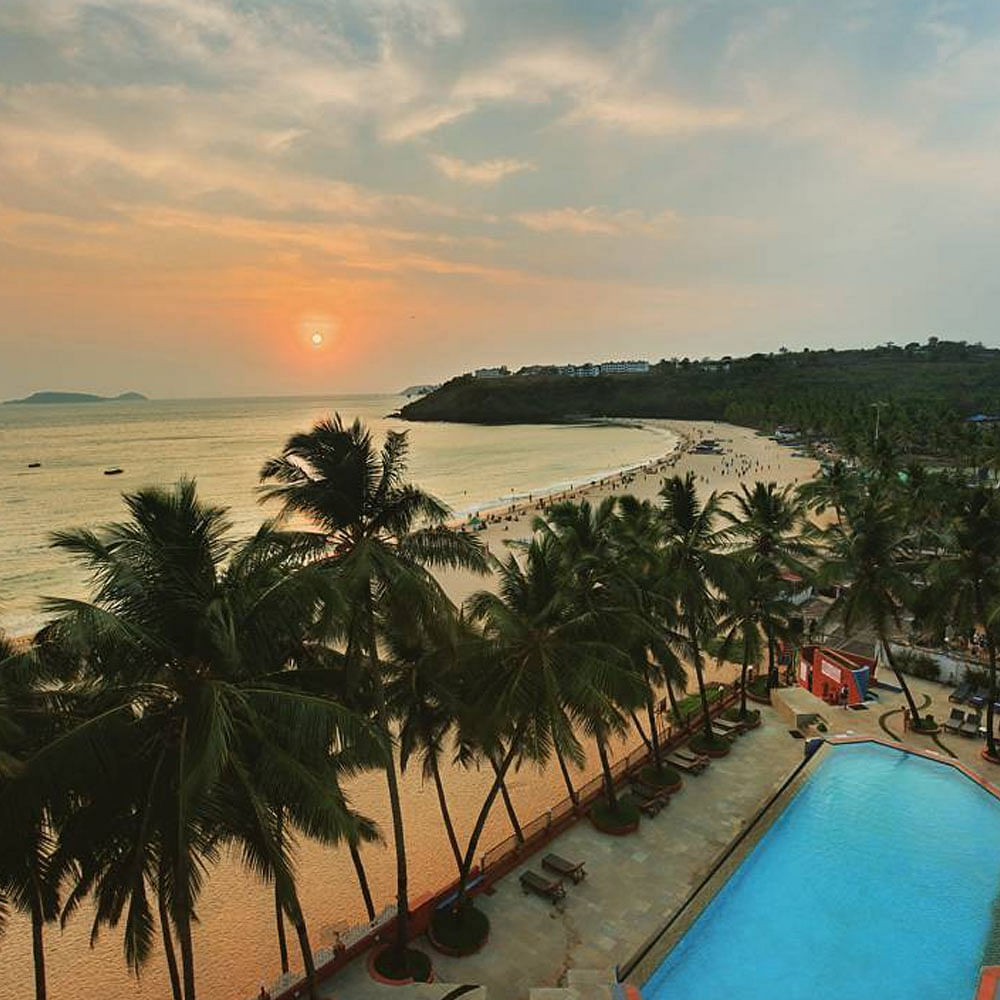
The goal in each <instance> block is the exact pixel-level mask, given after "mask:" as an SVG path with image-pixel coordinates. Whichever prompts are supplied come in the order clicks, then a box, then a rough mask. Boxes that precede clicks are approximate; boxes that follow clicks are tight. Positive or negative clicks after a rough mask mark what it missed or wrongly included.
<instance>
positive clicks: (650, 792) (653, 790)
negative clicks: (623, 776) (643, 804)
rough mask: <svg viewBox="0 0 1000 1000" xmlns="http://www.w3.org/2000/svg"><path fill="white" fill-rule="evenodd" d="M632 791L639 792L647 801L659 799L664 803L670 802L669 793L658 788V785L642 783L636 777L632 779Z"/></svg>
mask: <svg viewBox="0 0 1000 1000" xmlns="http://www.w3.org/2000/svg"><path fill="white" fill-rule="evenodd" d="M632 789H633V791H635V790H638V791H640V792H641V793H642V794H643V795H644V796H646V798H648V799H655V798H657V797H659V798H661V799H663V800H664V803H666V802H669V801H670V792H668V791H666V790H665V789H663V788H660V786H659V785H651V784H650V783H649V782H648V781H644V780H643V779H642V778H640V777H638V776H636V777H634V778H633V779H632Z"/></svg>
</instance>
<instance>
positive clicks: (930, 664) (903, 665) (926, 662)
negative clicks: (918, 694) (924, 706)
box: [896, 650, 941, 681]
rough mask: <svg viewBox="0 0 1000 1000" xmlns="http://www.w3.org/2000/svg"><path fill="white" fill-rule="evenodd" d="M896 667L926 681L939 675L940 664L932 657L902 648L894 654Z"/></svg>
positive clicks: (934, 679)
mask: <svg viewBox="0 0 1000 1000" xmlns="http://www.w3.org/2000/svg"><path fill="white" fill-rule="evenodd" d="M896 669H897V670H899V671H900V672H901V673H904V674H909V675H910V676H911V677H922V678H923V679H924V680H927V681H936V680H937V679H938V678H939V677H940V676H941V665H940V664H939V663H938V662H937V660H935V659H934V657H932V656H928V655H927V654H926V653H918V652H916V651H913V650H903V651H901V652H899V653H897V654H896Z"/></svg>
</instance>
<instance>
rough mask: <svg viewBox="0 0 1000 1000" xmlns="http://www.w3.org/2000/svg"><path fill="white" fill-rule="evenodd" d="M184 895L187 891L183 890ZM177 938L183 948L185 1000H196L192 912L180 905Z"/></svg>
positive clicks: (175, 915) (176, 915)
mask: <svg viewBox="0 0 1000 1000" xmlns="http://www.w3.org/2000/svg"><path fill="white" fill-rule="evenodd" d="M181 894H182V895H183V896H186V895H187V893H186V892H184V891H182V893H181ZM174 926H175V927H176V928H177V940H178V943H179V944H180V948H181V971H182V974H183V979H184V1000H196V996H195V987H194V948H193V947H192V944H191V913H190V911H189V910H187V909H186V908H185V909H183V910H182V909H181V908H180V907H178V910H177V912H176V913H175V914H174Z"/></svg>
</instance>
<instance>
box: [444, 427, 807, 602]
mask: <svg viewBox="0 0 1000 1000" xmlns="http://www.w3.org/2000/svg"><path fill="white" fill-rule="evenodd" d="M642 423H644V424H646V425H649V426H652V427H657V428H662V429H663V430H667V431H670V432H671V433H672V434H674V435H676V437H677V442H678V444H677V447H676V448H675V449H674V450H673V451H670V452H667V453H666V454H664V455H663V456H662V457H660V458H659V459H658V460H656V461H654V462H649V463H646V464H645V465H641V466H636V467H635V468H632V469H628V470H622V471H620V472H617V473H615V474H614V475H611V476H607V477H605V478H603V479H599V480H597V481H596V482H594V483H592V484H588V485H583V486H577V487H576V488H574V489H569V490H563V491H559V492H556V493H549V494H540V495H538V496H532V498H531V499H529V500H522V501H520V502H518V503H516V504H512V505H507V506H504V507H493V508H489V509H485V508H484V509H483V510H481V511H479V512H478V513H479V516H480V518H481V519H482V520H483V521H484V522H485V523H486V528H485V530H482V531H480V532H479V533H478V534H479V537H481V538H482V540H483V542H484V543H485V545H486V546H487V548H488V549H489V551H490V552H491V553H492V554H493V555H494V556H496V557H497V558H500V559H502V558H504V557H505V556H506V554H507V550H508V545H507V543H508V542H510V541H514V540H523V539H526V538H529V537H530V535H531V525H532V523H533V521H534V519H535V518H536V517H537V516H539V515H541V514H542V513H543V508H544V507H545V505H547V504H550V503H555V502H558V501H560V500H574V501H577V502H579V501H581V500H589V501H590V502H591V503H595V502H596V503H599V502H600V501H601V500H602V499H604V497H607V496H611V495H613V494H624V493H631V494H632V495H633V496H636V497H638V498H639V499H640V500H655V499H656V497H657V494H658V493H659V491H660V488H661V486H662V485H663V481H664V480H665V479H667V478H669V477H670V476H673V475H681V476H683V475H686V474H687V473H688V472H693V473H694V474H695V476H696V477H697V480H698V489H699V493H700V495H701V496H702V498H703V499H704V498H705V497H707V496H708V495H709V494H710V493H711V492H712V491H713V490H715V491H718V492H720V493H725V492H727V491H730V490H736V489H739V485H740V483H742V482H746V483H748V484H752V483H754V482H756V481H757V480H758V479H759V480H762V481H764V482H776V483H778V484H779V485H784V484H786V483H801V482H805V481H806V480H808V479H811V478H812V477H813V476H814V475H815V473H816V470H817V469H818V468H819V463H818V462H816V461H815V460H814V459H812V458H796V457H795V456H794V455H793V454H792V453H793V451H794V450H795V449H793V448H790V447H788V446H783V445H780V444H778V443H777V442H775V441H772V440H770V438H768V437H767V436H766V435H763V434H759V433H758V432H757V431H755V430H753V429H752V428H749V427H736V426H734V425H732V424H725V423H719V422H717V421H702V420H644V421H642ZM708 438H714V439H715V440H716V441H717V442H718V444H719V448H720V450H721V452H722V454H718V455H712V454H708V455H696V454H692V453H691V452H690V449H691V447H692V446H694V445H696V444H698V442H700V441H704V440H706V439H708ZM456 523H457V524H461V523H463V522H461V521H459V522H456ZM438 578H439V579H440V580H441V582H442V584H443V585H444V587H445V589H446V590H447V592H448V594H449V595H450V596H451V598H452V600H454V601H455V602H456V603H461V602H462V601H463V600H465V599H466V598H467V597H468V596H469V595H470V594H472V593H473V592H475V591H476V590H481V589H484V588H486V587H488V586H489V580H488V579H484V578H482V577H477V576H473V575H472V574H469V573H463V572H457V571H442V572H440V573H439V574H438Z"/></svg>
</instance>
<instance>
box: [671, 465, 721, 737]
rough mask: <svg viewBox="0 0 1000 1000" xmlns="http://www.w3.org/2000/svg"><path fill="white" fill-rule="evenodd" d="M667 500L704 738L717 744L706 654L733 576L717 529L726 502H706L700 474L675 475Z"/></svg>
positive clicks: (715, 498) (675, 577) (674, 571)
mask: <svg viewBox="0 0 1000 1000" xmlns="http://www.w3.org/2000/svg"><path fill="white" fill-rule="evenodd" d="M660 496H661V497H662V498H663V532H664V560H665V568H666V572H667V573H668V574H669V575H670V577H671V581H672V585H673V588H674V592H675V594H676V599H677V607H678V614H679V617H680V620H681V622H682V629H683V639H684V645H685V647H686V648H687V651H688V654H689V655H690V658H691V665H692V666H693V667H694V673H695V678H696V679H697V681H698V694H699V697H700V699H701V708H702V713H703V726H704V738H705V740H706V742H708V743H714V742H715V738H714V736H713V734H712V720H711V716H710V714H709V706H708V694H707V692H706V691H705V673H704V664H703V661H702V650H703V649H704V647H705V641H706V640H707V639H708V638H709V637H711V636H712V635H714V633H715V629H716V621H717V615H718V596H717V595H718V593H719V592H720V591H721V590H722V589H723V583H724V580H725V579H726V577H727V576H728V572H729V570H728V567H727V556H726V555H725V554H724V553H723V551H722V548H723V546H724V545H725V544H726V543H727V540H728V535H727V533H726V532H725V531H724V530H721V529H719V528H717V527H716V523H717V522H718V520H719V517H720V515H721V512H722V507H721V502H720V497H719V495H718V494H717V493H715V492H713V493H712V494H711V495H710V496H709V497H708V499H707V500H706V501H705V502H704V503H701V502H700V501H699V499H698V491H697V487H696V486H695V479H694V473H692V472H689V473H688V474H687V475H686V476H685V477H684V478H683V479H681V477H680V476H674V477H672V478H671V479H669V480H668V481H667V482H666V483H665V484H664V486H663V489H662V490H661V491H660Z"/></svg>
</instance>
